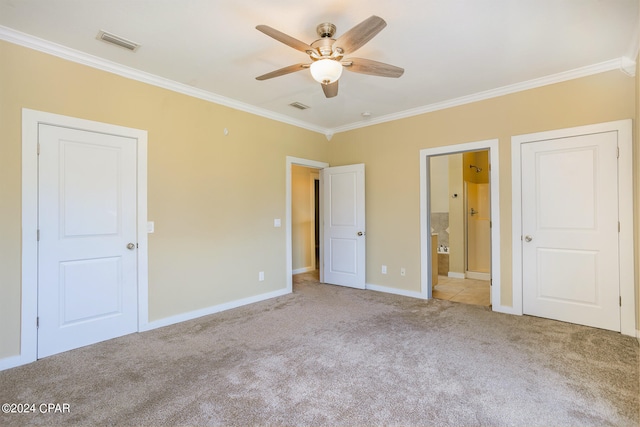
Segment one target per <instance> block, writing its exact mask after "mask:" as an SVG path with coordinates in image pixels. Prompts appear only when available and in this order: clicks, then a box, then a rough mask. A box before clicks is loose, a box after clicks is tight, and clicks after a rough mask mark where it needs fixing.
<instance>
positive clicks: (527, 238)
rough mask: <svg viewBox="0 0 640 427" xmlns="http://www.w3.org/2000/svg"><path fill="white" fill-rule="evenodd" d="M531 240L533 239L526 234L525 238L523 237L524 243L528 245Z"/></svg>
mask: <svg viewBox="0 0 640 427" xmlns="http://www.w3.org/2000/svg"><path fill="white" fill-rule="evenodd" d="M532 240H533V237H531V236H529V235H528V234H527V235H526V236H524V241H525V242H527V243H529V242H530V241H532Z"/></svg>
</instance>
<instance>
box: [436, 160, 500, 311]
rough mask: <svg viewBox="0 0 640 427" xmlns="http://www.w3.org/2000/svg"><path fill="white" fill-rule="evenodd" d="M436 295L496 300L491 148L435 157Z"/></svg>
mask: <svg viewBox="0 0 640 427" xmlns="http://www.w3.org/2000/svg"><path fill="white" fill-rule="evenodd" d="M429 161H430V175H429V178H430V202H431V203H430V206H431V209H430V220H431V233H432V237H431V238H432V240H433V241H435V243H434V246H436V247H437V254H436V255H435V257H436V258H437V261H436V260H434V262H433V268H434V269H437V274H433V276H432V277H433V279H432V280H433V281H434V283H432V297H433V298H436V299H444V300H449V301H454V302H461V303H465V304H473V305H481V306H490V305H491V296H490V295H491V287H490V284H491V235H490V224H491V207H490V197H489V196H490V188H491V184H490V181H489V169H490V168H489V151H488V150H480V151H468V152H463V153H454V154H443V155H440V156H432V157H430V160H429Z"/></svg>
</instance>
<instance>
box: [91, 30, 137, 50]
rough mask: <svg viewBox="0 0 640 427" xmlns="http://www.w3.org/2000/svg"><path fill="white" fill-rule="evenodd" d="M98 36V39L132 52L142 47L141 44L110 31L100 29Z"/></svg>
mask: <svg viewBox="0 0 640 427" xmlns="http://www.w3.org/2000/svg"><path fill="white" fill-rule="evenodd" d="M96 38H97V39H98V40H102V41H103V42H105V43H110V44H112V45H116V46H119V47H123V48H125V49H127V50H130V51H132V52H135V51H136V50H138V48H139V47H140V45H139V44H138V43H136V42H132V41H131V40H127V39H125V38H122V37H120V36H116V35H115V34H111V33H108V32H106V31H104V30H100V32H98V36H97V37H96Z"/></svg>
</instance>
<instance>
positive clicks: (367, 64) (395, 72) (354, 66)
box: [342, 58, 404, 78]
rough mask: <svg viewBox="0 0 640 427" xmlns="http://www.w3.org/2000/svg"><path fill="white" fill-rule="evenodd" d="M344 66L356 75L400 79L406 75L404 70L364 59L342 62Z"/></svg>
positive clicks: (350, 59)
mask: <svg viewBox="0 0 640 427" xmlns="http://www.w3.org/2000/svg"><path fill="white" fill-rule="evenodd" d="M342 65H343V66H344V67H345V68H346V69H347V70H349V71H353V72H354V73H361V74H370V75H372V76H380V77H396V78H398V77H400V76H401V75H402V74H403V73H404V68H400V67H396V66H395V65H389V64H385V63H384V62H378V61H372V60H371V59H364V58H349V59H345V60H344V61H342Z"/></svg>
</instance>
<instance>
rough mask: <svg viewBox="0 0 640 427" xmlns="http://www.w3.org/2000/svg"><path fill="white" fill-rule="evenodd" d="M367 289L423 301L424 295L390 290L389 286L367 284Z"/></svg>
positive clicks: (401, 290) (395, 289) (402, 290)
mask: <svg viewBox="0 0 640 427" xmlns="http://www.w3.org/2000/svg"><path fill="white" fill-rule="evenodd" d="M365 289H367V290H370V291H377V292H385V293H387V294H394V295H402V296H404V297H411V298H420V299H423V297H422V294H421V293H420V292H416V291H407V290H405V289H397V288H389V287H387V286H380V285H374V284H371V283H367V284H366V285H365Z"/></svg>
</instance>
